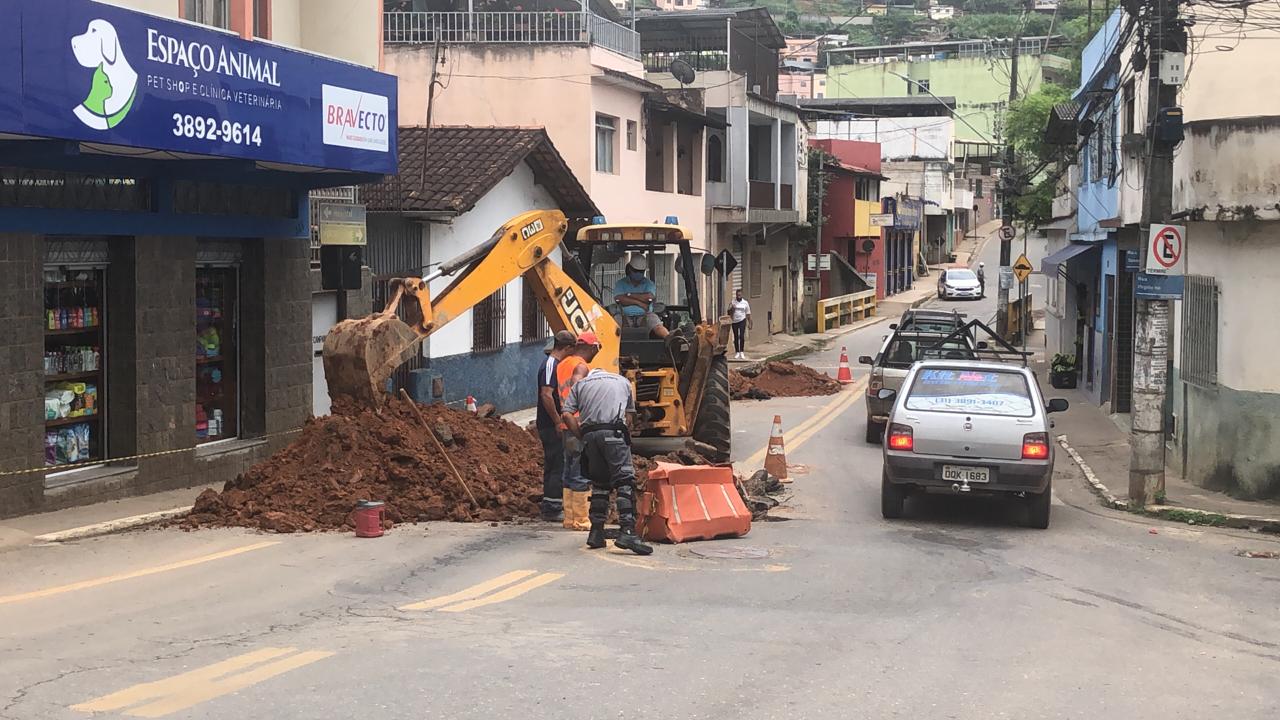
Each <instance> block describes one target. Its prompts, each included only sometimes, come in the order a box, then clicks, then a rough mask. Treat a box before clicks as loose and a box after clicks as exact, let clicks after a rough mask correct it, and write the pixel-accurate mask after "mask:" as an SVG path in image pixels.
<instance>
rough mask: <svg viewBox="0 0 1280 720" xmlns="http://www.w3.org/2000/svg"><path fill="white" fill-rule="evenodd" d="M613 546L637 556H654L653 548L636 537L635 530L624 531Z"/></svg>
mask: <svg viewBox="0 0 1280 720" xmlns="http://www.w3.org/2000/svg"><path fill="white" fill-rule="evenodd" d="M613 546H614V547H618V548H622V549H623V550H630V551H631V552H633V553H635V554H637V555H652V554H653V546H652V545H645V544H644V541H643V540H641V539H640V536H639V535H636V532H635V530H626V529H624V530H623V531H622V534H621V535H619V536H618V539H617V540H614V541H613Z"/></svg>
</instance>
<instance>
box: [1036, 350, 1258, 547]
mask: <svg viewBox="0 0 1280 720" xmlns="http://www.w3.org/2000/svg"><path fill="white" fill-rule="evenodd" d="M1035 365H1036V369H1037V372H1038V373H1039V375H1040V383H1041V386H1042V387H1043V388H1044V392H1045V396H1046V397H1061V398H1066V399H1067V401H1068V402H1070V403H1071V407H1070V409H1068V410H1067V411H1066V412H1065V413H1060V414H1058V415H1054V416H1053V419H1054V423H1055V425H1056V426H1057V427H1056V429H1055V431H1054V432H1055V433H1057V436H1058V440H1059V445H1061V446H1062V448H1063V449H1064V450H1066V452H1065V453H1062V454H1061V455H1060V456H1059V460H1058V462H1075V463H1076V464H1077V465H1080V466H1081V468H1080V469H1081V470H1082V471H1084V473H1085V476H1086V478H1087V479H1088V480H1089V483H1090V485H1091V486H1092V489H1093V491H1094V493H1095V494H1096V495H1098V496H1099V498H1100V499H1101V500H1102V502H1103V504H1104V505H1107V506H1108V507H1113V508H1116V509H1121V510H1127V509H1129V505H1128V496H1129V453H1130V448H1129V436H1128V434H1127V433H1126V432H1125V431H1124V430H1123V429H1122V427H1121V426H1122V425H1123V424H1124V423H1123V422H1116V419H1114V418H1112V417H1110V416H1108V415H1107V414H1106V413H1104V412H1103V411H1102V408H1100V407H1098V406H1096V405H1093V404H1092V403H1091V402H1090V401H1089V398H1088V397H1087V396H1086V395H1085V393H1084V392H1082V391H1081V390H1078V389H1077V390H1058V389H1056V388H1054V387H1052V386H1051V385H1050V384H1049V377H1048V368H1047V366H1046V364H1045V363H1044V362H1043V359H1040V361H1039V362H1037V363H1035ZM1127 419H1128V418H1127V417H1125V418H1123V420H1127ZM1064 440H1065V442H1064ZM1073 453H1074V454H1073ZM1086 468H1087V470H1086ZM1090 475H1092V476H1093V477H1092V478H1089V476H1090ZM1145 513H1146V514H1147V515H1152V516H1155V517H1161V518H1165V519H1168V520H1178V521H1188V522H1191V521H1193V522H1195V523H1196V524H1199V525H1224V526H1229V527H1241V528H1258V529H1261V530H1267V531H1269V532H1280V502H1275V501H1267V500H1262V501H1249V500H1239V499H1236V498H1233V497H1231V496H1230V495H1227V494H1225V493H1220V492H1215V491H1213V490H1207V489H1205V488H1202V487H1199V486H1197V485H1195V484H1193V483H1191V482H1190V481H1188V480H1186V479H1184V478H1182V477H1179V476H1178V475H1177V474H1175V473H1174V472H1173V471H1172V470H1167V471H1166V472H1165V499H1164V500H1163V502H1162V503H1161V504H1158V505H1148V506H1147V508H1146V509H1145Z"/></svg>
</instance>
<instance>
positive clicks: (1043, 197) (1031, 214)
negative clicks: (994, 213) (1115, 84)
mask: <svg viewBox="0 0 1280 720" xmlns="http://www.w3.org/2000/svg"><path fill="white" fill-rule="evenodd" d="M1070 99H1071V91H1070V90H1068V89H1067V88H1064V87H1062V86H1060V85H1054V84H1052V83H1044V84H1043V85H1041V86H1040V89H1039V90H1037V91H1036V92H1034V93H1031V94H1030V95H1024V96H1023V97H1021V98H1019V99H1017V100H1015V101H1014V102H1013V104H1012V105H1010V106H1009V109H1008V111H1007V112H1006V113H1005V137H1006V139H1007V140H1008V142H1009V143H1011V144H1012V145H1013V151H1014V167H1013V168H1012V172H1011V173H1010V174H1011V178H1012V179H1011V183H1012V185H1013V187H1012V190H1013V193H1014V196H1015V198H1016V199H1015V206H1016V212H1017V214H1018V216H1019V217H1020V218H1022V219H1024V220H1026V221H1027V222H1028V223H1030V224H1032V225H1040V224H1041V223H1044V222H1046V221H1047V220H1049V219H1050V218H1052V217H1053V197H1054V195H1055V194H1056V192H1057V190H1056V177H1054V175H1053V174H1048V173H1045V169H1046V168H1048V167H1050V166H1052V165H1053V164H1054V163H1056V162H1057V161H1060V160H1064V159H1065V155H1067V153H1066V152H1065V151H1064V149H1063V148H1061V147H1059V146H1056V145H1050V144H1048V143H1046V142H1045V140H1044V131H1045V126H1046V125H1047V124H1048V121H1049V114H1050V113H1052V112H1053V107H1054V106H1055V105H1058V104H1060V103H1064V102H1067V101H1068V100H1070Z"/></svg>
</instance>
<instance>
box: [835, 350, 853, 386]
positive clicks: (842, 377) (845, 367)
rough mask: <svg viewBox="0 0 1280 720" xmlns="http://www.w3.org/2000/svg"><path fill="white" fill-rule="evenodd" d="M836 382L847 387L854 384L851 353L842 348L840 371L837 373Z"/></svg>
mask: <svg viewBox="0 0 1280 720" xmlns="http://www.w3.org/2000/svg"><path fill="white" fill-rule="evenodd" d="M836 380H838V381H840V382H842V383H845V384H846V385H847V384H849V383H851V382H853V372H851V371H850V370H849V352H848V351H847V350H845V349H844V346H843V345H841V346H840V370H839V372H837V373H836Z"/></svg>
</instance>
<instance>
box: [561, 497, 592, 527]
mask: <svg viewBox="0 0 1280 720" xmlns="http://www.w3.org/2000/svg"><path fill="white" fill-rule="evenodd" d="M566 492H567V493H568V494H569V495H570V496H571V497H569V498H568V499H566V500H565V507H569V506H570V505H572V507H573V529H574V530H590V529H591V517H590V516H591V491H590V490H583V491H582V492H577V491H575V490H567V491H566ZM568 517H569V516H568V515H567V514H566V515H565V526H566V527H568Z"/></svg>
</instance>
